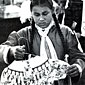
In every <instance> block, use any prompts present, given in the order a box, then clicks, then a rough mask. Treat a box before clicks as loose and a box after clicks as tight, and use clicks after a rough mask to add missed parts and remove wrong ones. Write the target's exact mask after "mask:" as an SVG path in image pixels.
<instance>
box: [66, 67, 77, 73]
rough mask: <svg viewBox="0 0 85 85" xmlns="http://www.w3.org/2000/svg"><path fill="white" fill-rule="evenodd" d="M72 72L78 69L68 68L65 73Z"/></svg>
mask: <svg viewBox="0 0 85 85" xmlns="http://www.w3.org/2000/svg"><path fill="white" fill-rule="evenodd" d="M74 71H78V68H77V67H72V68H68V70H67V73H72V72H74Z"/></svg>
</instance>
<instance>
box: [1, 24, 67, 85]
mask: <svg viewBox="0 0 85 85" xmlns="http://www.w3.org/2000/svg"><path fill="white" fill-rule="evenodd" d="M52 25H53V22H51V25H49V26H48V28H46V30H45V31H42V29H41V28H39V27H38V26H36V27H37V30H38V33H39V34H40V36H41V47H40V56H35V57H33V58H32V57H31V56H32V55H31V54H29V55H28V57H29V59H28V60H23V61H13V63H12V64H10V65H9V66H8V67H7V68H5V69H4V71H3V73H2V76H1V81H2V82H9V84H10V85H53V83H54V81H55V80H59V79H64V78H65V77H66V69H67V68H68V66H69V64H67V63H66V62H64V61H61V60H59V59H58V57H57V54H56V51H55V49H54V47H53V44H52V42H51V40H50V38H49V37H48V36H47V34H48V32H49V30H50V28H51V26H52Z"/></svg>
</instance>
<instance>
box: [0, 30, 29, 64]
mask: <svg viewBox="0 0 85 85" xmlns="http://www.w3.org/2000/svg"><path fill="white" fill-rule="evenodd" d="M26 32H27V29H21V30H20V31H18V32H15V31H13V32H12V33H11V34H10V35H9V36H8V39H7V41H6V42H4V43H2V44H1V45H0V50H1V49H2V50H1V51H2V52H1V55H0V57H2V58H3V60H4V62H5V63H6V64H9V63H11V62H12V61H13V60H14V56H13V54H12V53H11V48H13V47H16V46H20V45H19V39H20V38H21V37H24V38H27V33H26ZM28 43H29V40H28Z"/></svg>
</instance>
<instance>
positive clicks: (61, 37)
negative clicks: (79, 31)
mask: <svg viewBox="0 0 85 85" xmlns="http://www.w3.org/2000/svg"><path fill="white" fill-rule="evenodd" d="M52 16H53V19H54V22H55V24H56V28H57V30H58V33H59V36H60V39H61V41H62V45H63V49H64V54H66V53H67V48H66V43H65V39H64V36H63V34H62V31H61V29H60V26H59V23H58V20H57V19H56V15H55V14H53V15H52Z"/></svg>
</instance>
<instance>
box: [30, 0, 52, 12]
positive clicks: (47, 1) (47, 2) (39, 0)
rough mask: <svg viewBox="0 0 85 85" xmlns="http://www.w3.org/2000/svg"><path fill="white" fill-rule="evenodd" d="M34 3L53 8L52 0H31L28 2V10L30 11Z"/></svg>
mask: <svg viewBox="0 0 85 85" xmlns="http://www.w3.org/2000/svg"><path fill="white" fill-rule="evenodd" d="M36 5H39V6H47V7H49V8H50V9H53V2H52V0H31V4H30V10H31V11H32V8H33V7H34V6H36Z"/></svg>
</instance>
